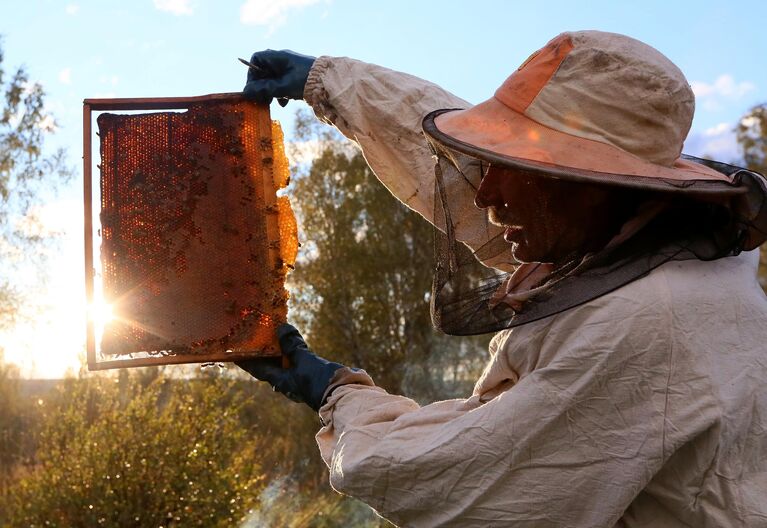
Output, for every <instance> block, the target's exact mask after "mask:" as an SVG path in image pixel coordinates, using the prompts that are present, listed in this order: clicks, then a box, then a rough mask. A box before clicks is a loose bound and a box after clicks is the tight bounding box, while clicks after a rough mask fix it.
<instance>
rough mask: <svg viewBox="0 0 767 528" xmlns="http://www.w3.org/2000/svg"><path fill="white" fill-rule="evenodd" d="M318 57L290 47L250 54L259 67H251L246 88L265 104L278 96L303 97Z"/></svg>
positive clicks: (245, 90) (253, 96)
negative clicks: (296, 51)
mask: <svg viewBox="0 0 767 528" xmlns="http://www.w3.org/2000/svg"><path fill="white" fill-rule="evenodd" d="M314 60H315V58H314V57H310V56H308V55H301V54H300V53H295V52H293V51H290V50H281V51H276V50H264V51H257V52H256V53H254V54H253V55H252V56H251V57H250V63H251V64H252V65H253V66H255V67H253V66H251V67H250V68H248V80H247V83H245V88H243V90H242V91H243V93H244V94H245V96H246V97H248V98H250V99H253V100H254V101H256V102H257V103H263V104H269V103H271V102H272V99H273V98H274V97H277V98H278V99H280V100H284V99H285V98H287V99H303V98H304V85H306V79H307V77H309V70H311V69H312V64H314ZM283 106H284V105H283Z"/></svg>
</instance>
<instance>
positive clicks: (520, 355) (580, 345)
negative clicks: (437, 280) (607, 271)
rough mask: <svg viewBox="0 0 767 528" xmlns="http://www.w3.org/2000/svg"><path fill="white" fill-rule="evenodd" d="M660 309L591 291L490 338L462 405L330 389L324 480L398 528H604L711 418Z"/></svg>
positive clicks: (360, 388) (687, 356)
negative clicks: (572, 306)
mask: <svg viewBox="0 0 767 528" xmlns="http://www.w3.org/2000/svg"><path fill="white" fill-rule="evenodd" d="M651 293H652V295H655V294H658V295H660V293H662V292H661V291H653V292H651ZM660 298H661V299H662V297H660ZM616 299H617V302H616ZM670 314H671V312H670V310H669V307H668V306H667V303H664V302H657V301H654V302H653V301H650V302H647V303H644V302H637V301H636V299H635V298H628V297H626V298H623V297H620V296H613V297H611V298H609V299H608V298H605V297H603V298H602V299H601V300H599V301H595V302H594V303H592V304H591V305H590V306H589V309H588V310H572V311H569V312H565V313H563V314H560V315H558V316H555V317H553V318H550V319H549V320H546V321H541V322H539V323H531V324H530V325H527V326H525V327H520V328H517V329H515V330H513V331H506V332H503V333H501V334H498V336H496V338H495V339H494V341H493V343H492V344H491V352H493V354H494V358H493V360H492V362H491V363H490V365H489V366H488V368H487V369H486V371H485V373H484V374H483V378H482V379H481V380H480V382H479V383H478V384H477V388H476V389H475V394H474V395H473V396H472V397H471V398H469V399H466V400H450V401H445V402H438V403H435V404H432V405H427V406H423V407H419V406H418V405H417V404H416V403H415V402H413V401H411V400H409V399H407V398H404V397H400V396H394V395H390V394H387V393H386V392H384V391H383V390H382V389H380V388H377V387H371V386H365V385H362V384H359V383H357V384H349V385H344V386H340V387H338V388H337V389H336V390H335V391H334V392H333V393H332V395H331V396H330V398H329V399H328V401H327V403H326V404H325V405H324V406H323V407H322V409H321V410H320V415H321V417H322V418H323V421H324V422H325V424H326V426H325V427H324V428H323V429H322V430H321V431H320V432H319V433H318V435H317V441H318V444H319V446H320V451H321V453H322V456H323V458H324V459H325V461H326V462H327V463H328V466H329V468H330V480H331V484H332V485H333V487H334V488H335V489H337V490H338V491H341V492H342V493H345V494H348V495H351V496H354V497H358V498H360V499H362V500H363V501H365V502H367V503H368V504H370V505H371V506H372V507H374V508H375V509H377V510H378V511H379V512H380V513H381V514H382V515H384V516H385V517H386V518H388V519H390V520H392V521H393V522H395V523H397V524H401V525H403V526H530V527H532V526H535V527H546V526H614V525H615V523H616V522H617V521H618V519H619V518H620V517H621V516H622V515H623V513H624V512H625V510H626V509H627V508H628V507H629V505H630V504H631V503H632V501H633V500H634V498H635V497H636V496H637V495H638V494H639V493H640V492H641V491H642V490H643V489H644V488H645V487H646V486H647V484H648V482H650V480H651V479H652V478H653V476H655V475H656V473H657V472H658V471H659V470H660V468H661V467H662V466H663V465H664V463H665V462H667V461H668V459H669V457H671V456H675V453H677V452H681V451H680V449H681V448H682V446H683V445H685V444H687V443H689V442H691V441H692V440H693V439H694V438H696V437H698V436H699V435H702V434H703V433H704V432H705V431H706V430H708V428H710V427H712V424H714V423H715V421H716V417H717V414H716V413H717V411H716V409H717V404H716V402H715V401H713V400H712V398H709V397H708V394H709V393H708V392H706V391H704V390H701V389H700V388H701V387H705V386H706V384H707V383H708V381H707V380H706V379H705V378H701V377H700V375H699V373H698V372H697V371H696V369H693V368H687V367H686V365H687V364H688V363H694V362H696V361H699V360H700V358H699V357H697V356H696V354H694V351H689V350H684V349H683V348H682V347H680V346H678V342H675V338H676V336H675V334H674V332H673V329H672V322H671V320H672V317H671V315H670ZM648 328H652V329H653V331H652V332H648V331H647V329H648ZM672 357H673V361H672ZM339 372H341V371H339ZM691 394H696V395H697V396H694V397H693V396H691ZM701 394H703V395H706V396H705V397H700V395H701ZM709 455H711V453H706V454H701V456H702V457H705V456H709Z"/></svg>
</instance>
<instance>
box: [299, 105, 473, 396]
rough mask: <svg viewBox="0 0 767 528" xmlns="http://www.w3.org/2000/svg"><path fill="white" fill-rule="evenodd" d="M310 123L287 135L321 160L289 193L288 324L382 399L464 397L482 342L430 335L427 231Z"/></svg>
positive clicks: (353, 154) (350, 153)
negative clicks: (293, 249) (316, 150)
mask: <svg viewBox="0 0 767 528" xmlns="http://www.w3.org/2000/svg"><path fill="white" fill-rule="evenodd" d="M313 123H314V122H313V121H309V120H308V119H306V118H305V117H301V116H299V122H298V126H297V129H298V131H299V132H298V134H297V135H298V136H299V138H300V139H303V140H304V141H307V140H313V141H314V143H316V144H319V145H320V146H321V151H320V154H319V156H318V157H317V158H315V159H314V161H313V162H312V164H311V167H309V168H308V170H306V171H305V172H304V174H301V175H299V177H298V178H296V182H295V187H294V193H293V203H294V204H295V207H296V209H297V213H298V216H299V219H300V225H301V226H302V230H301V233H302V234H303V236H304V237H305V239H306V240H305V242H306V243H305V246H304V248H303V250H302V252H301V254H300V258H299V262H298V264H297V266H296V270H295V271H294V272H293V273H292V274H291V275H290V281H291V284H292V287H293V290H295V291H297V292H299V293H298V295H297V296H296V299H295V301H294V302H293V304H292V308H293V309H294V312H293V315H294V316H295V318H296V320H297V321H299V322H300V327H301V329H302V331H304V332H305V333H306V334H307V338H308V339H309V342H310V344H311V346H312V347H314V348H315V350H317V351H318V352H319V353H320V354H324V355H328V356H332V358H333V359H335V360H338V361H341V362H343V363H347V364H351V365H354V366H359V367H362V368H364V369H365V370H367V371H368V373H369V374H371V376H373V379H375V380H376V383H377V384H378V385H379V386H382V387H384V388H385V389H387V390H389V391H391V392H396V393H404V394H406V395H408V396H410V397H413V398H415V399H417V400H420V401H424V402H426V401H433V400H435V399H441V398H447V397H454V396H459V395H466V394H467V393H468V392H470V390H471V384H472V383H473V381H474V380H475V379H476V375H477V374H478V371H479V369H480V368H481V366H482V363H484V361H483V360H484V354H485V351H486V350H487V347H486V345H487V338H466V339H459V338H455V337H448V336H444V335H442V334H439V333H438V332H436V331H435V330H434V329H433V328H432V325H431V318H430V314H429V308H428V296H429V294H430V291H431V281H432V276H433V270H434V265H433V228H432V226H431V225H430V224H429V223H428V222H426V221H425V220H424V219H423V218H422V217H421V216H419V215H418V214H416V213H414V212H412V211H411V210H409V209H408V208H407V207H405V206H404V205H402V204H401V203H400V202H399V201H397V200H396V199H394V198H393V197H392V196H391V194H390V193H389V191H387V190H386V189H385V188H384V187H383V186H382V185H381V184H380V182H378V181H377V180H376V178H375V176H374V175H373V173H372V172H371V170H370V169H369V167H368V166H367V164H366V162H365V160H364V158H363V156H362V154H361V153H360V152H359V151H357V150H350V149H349V147H348V146H346V145H345V144H343V143H341V142H340V141H339V139H338V138H337V137H334V136H333V135H332V134H331V133H330V132H328V131H326V130H321V129H318V128H317V127H319V126H320V125H318V124H313Z"/></svg>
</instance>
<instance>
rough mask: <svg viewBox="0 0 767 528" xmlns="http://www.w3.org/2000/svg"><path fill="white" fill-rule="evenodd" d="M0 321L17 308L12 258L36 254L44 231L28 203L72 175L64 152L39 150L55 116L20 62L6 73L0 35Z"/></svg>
mask: <svg viewBox="0 0 767 528" xmlns="http://www.w3.org/2000/svg"><path fill="white" fill-rule="evenodd" d="M0 93H2V96H0V261H2V262H3V266H2V267H1V268H0V270H1V271H0V306H3V308H0V325H2V324H8V323H9V322H11V321H12V320H13V317H14V316H15V315H16V313H17V308H18V302H19V298H20V295H19V292H18V289H16V288H14V287H12V285H11V282H12V281H11V278H10V275H9V272H10V271H11V270H12V266H11V262H13V261H17V260H22V261H24V263H25V265H29V264H30V262H29V258H30V256H31V257H39V256H40V254H39V252H35V251H29V249H30V248H34V246H35V244H39V243H41V242H43V241H44V240H45V236H44V235H43V234H41V233H40V232H39V230H38V229H35V228H34V227H33V226H32V225H31V223H30V222H29V221H28V222H27V226H26V227H24V225H23V222H19V220H20V219H22V218H25V217H26V218H27V220H29V218H30V217H29V213H30V210H31V207H32V206H34V205H35V204H39V203H41V202H42V201H43V200H44V195H45V193H49V192H50V191H52V190H54V189H55V188H56V186H57V185H58V184H59V183H61V182H62V181H66V180H67V179H68V178H69V177H70V176H71V171H70V170H69V169H68V167H67V166H66V161H65V156H64V152H63V151H62V150H59V151H57V152H55V153H53V154H51V155H46V154H44V144H45V139H46V137H47V136H49V135H50V134H52V133H53V131H54V129H55V122H54V121H53V118H52V117H51V116H50V115H49V114H48V113H47V112H46V108H45V93H44V92H43V89H42V87H41V86H40V85H39V84H38V83H33V82H30V80H29V75H28V74H27V72H26V70H25V69H24V68H18V69H17V70H15V71H13V72H11V73H10V75H7V74H6V72H5V70H4V67H3V49H2V42H1V41H0Z"/></svg>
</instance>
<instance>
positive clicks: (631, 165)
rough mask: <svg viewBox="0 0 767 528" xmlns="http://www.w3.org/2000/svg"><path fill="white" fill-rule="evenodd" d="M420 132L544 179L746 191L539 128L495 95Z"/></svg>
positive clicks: (720, 177)
mask: <svg viewBox="0 0 767 528" xmlns="http://www.w3.org/2000/svg"><path fill="white" fill-rule="evenodd" d="M423 129H424V132H425V133H426V135H427V136H429V137H430V138H431V139H432V140H434V141H436V142H437V143H439V144H442V145H444V146H446V147H448V148H450V149H453V150H455V151H457V152H461V153H463V154H466V155H468V156H472V157H474V158H478V159H482V160H485V161H487V162H489V163H493V164H496V165H499V166H506V167H508V168H512V169H523V170H526V171H528V172H533V173H537V174H540V175H541V176H543V177H551V178H562V179H567V180H575V181H583V182H591V183H597V184H607V185H618V186H622V187H634V188H638V189H646V190H655V191H661V192H672V193H684V194H698V195H710V196H711V197H714V196H717V195H719V196H729V195H733V194H741V193H743V192H746V189H745V188H744V187H743V186H741V185H738V182H737V181H734V180H733V178H732V177H731V176H730V175H727V174H723V173H721V172H718V171H716V170H714V169H711V168H709V167H707V166H705V165H702V164H700V163H696V162H693V161H690V160H686V159H681V158H680V159H678V160H677V161H676V162H675V163H674V165H673V166H672V167H665V166H662V165H656V164H654V163H650V162H648V161H645V160H643V159H641V158H639V157H637V156H634V155H633V154H630V153H628V152H626V151H624V150H622V149H620V148H618V147H614V146H612V145H608V144H606V143H600V142H598V141H594V140H591V139H584V138H580V137H577V136H573V135H570V134H565V133H563V132H559V131H557V130H554V129H552V128H548V127H546V126H543V125H541V124H539V123H537V122H535V121H533V120H532V119H530V118H528V117H526V116H524V115H522V114H520V113H518V112H515V111H513V110H511V109H510V108H509V107H507V106H506V105H504V104H503V103H501V102H500V101H498V100H497V99H496V98H494V97H493V98H491V99H488V100H487V101H485V102H483V103H480V104H478V105H476V106H474V107H472V108H469V109H467V110H460V109H446V110H437V111H435V112H431V113H430V114H428V115H427V116H426V117H425V118H424V120H423Z"/></svg>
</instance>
